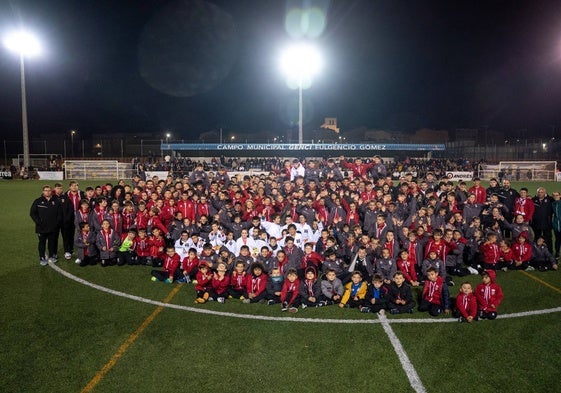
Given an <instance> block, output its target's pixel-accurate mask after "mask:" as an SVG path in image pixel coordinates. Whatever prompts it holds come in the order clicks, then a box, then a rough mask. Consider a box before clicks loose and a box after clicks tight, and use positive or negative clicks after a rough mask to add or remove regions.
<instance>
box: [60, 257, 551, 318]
mask: <svg viewBox="0 0 561 393" xmlns="http://www.w3.org/2000/svg"><path fill="white" fill-rule="evenodd" d="M49 266H50V267H51V268H53V269H54V270H55V271H56V272H58V273H60V274H62V275H63V276H65V277H67V278H69V279H71V280H73V281H76V282H78V283H80V284H83V285H86V286H88V287H91V288H94V289H97V290H99V291H102V292H105V293H109V294H111V295H115V296H120V297H123V298H126V299H130V300H135V301H137V302H143V303H147V304H152V305H154V306H161V307H167V308H173V309H176V310H183V311H190V312H196V313H200V314H207V315H216V316H222V317H231V318H241V319H253V320H261V321H283V322H306V323H337V324H377V323H381V322H380V320H378V319H320V318H293V317H268V316H264V315H251V314H237V313H231V312H224V311H214V310H207V309H204V308H196V307H188V306H182V305H179V304H171V303H163V302H160V301H157V300H152V299H147V298H144V297H141V296H136V295H131V294H128V293H125V292H120V291H116V290H113V289H110V288H106V287H104V286H101V285H98V284H94V283H92V282H90V281H87V280H84V279H83V278H80V277H77V276H75V275H73V274H72V273H69V272H67V271H66V270H64V269H61V268H60V267H59V266H57V265H56V264H54V263H52V262H49ZM556 312H561V307H555V308H549V309H544V310H533V311H524V312H518V313H512V314H500V315H499V316H498V317H497V319H506V318H520V317H528V316H533V315H543V314H551V313H556ZM386 319H387V318H386ZM387 321H388V323H450V322H454V323H458V322H457V320H456V319H455V318H423V319H416V318H403V319H397V318H396V319H391V320H389V319H387Z"/></svg>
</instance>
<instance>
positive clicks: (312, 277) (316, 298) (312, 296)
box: [300, 267, 323, 308]
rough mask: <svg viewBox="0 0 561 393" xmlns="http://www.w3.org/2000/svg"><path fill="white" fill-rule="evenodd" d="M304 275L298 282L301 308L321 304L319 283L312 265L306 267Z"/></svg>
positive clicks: (319, 305)
mask: <svg viewBox="0 0 561 393" xmlns="http://www.w3.org/2000/svg"><path fill="white" fill-rule="evenodd" d="M304 277H305V278H304V280H303V281H302V282H301V283H300V300H301V303H302V308H306V307H321V306H323V303H321V302H320V296H321V283H320V282H319V281H318V279H317V275H316V269H315V268H314V267H308V268H306V271H305V273H304Z"/></svg>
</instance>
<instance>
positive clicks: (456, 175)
mask: <svg viewBox="0 0 561 393" xmlns="http://www.w3.org/2000/svg"><path fill="white" fill-rule="evenodd" d="M446 177H447V178H448V179H449V180H452V181H455V180H457V181H460V180H463V181H471V180H473V172H452V171H450V172H446Z"/></svg>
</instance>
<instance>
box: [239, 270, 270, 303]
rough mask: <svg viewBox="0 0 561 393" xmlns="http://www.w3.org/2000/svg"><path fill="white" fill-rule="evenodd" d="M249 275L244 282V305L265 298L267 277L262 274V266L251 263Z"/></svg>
mask: <svg viewBox="0 0 561 393" xmlns="http://www.w3.org/2000/svg"><path fill="white" fill-rule="evenodd" d="M250 272H251V273H250V274H249V275H248V277H247V281H246V282H245V288H246V289H245V293H244V297H245V299H244V300H243V302H244V303H257V302H259V301H260V300H261V299H265V298H266V297H267V291H265V289H266V288H267V275H266V274H265V273H264V272H263V265H261V264H260V263H257V262H255V263H253V264H252V265H251V269H250Z"/></svg>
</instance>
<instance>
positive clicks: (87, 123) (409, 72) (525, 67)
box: [0, 0, 561, 140]
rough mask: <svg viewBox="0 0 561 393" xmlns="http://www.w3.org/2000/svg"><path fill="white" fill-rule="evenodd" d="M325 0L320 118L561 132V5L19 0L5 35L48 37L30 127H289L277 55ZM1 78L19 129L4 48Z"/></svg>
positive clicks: (35, 65)
mask: <svg viewBox="0 0 561 393" xmlns="http://www.w3.org/2000/svg"><path fill="white" fill-rule="evenodd" d="M310 6H314V7H315V12H316V14H314V15H317V10H321V11H322V12H323V13H324V15H325V28H324V29H323V31H322V32H321V35H319V37H314V38H309V37H308V38H307V39H308V41H312V42H314V43H315V44H316V45H317V46H318V47H319V48H320V50H321V51H322V53H323V56H324V59H325V65H324V69H323V71H322V73H321V74H320V75H319V76H317V77H315V78H314V81H313V85H312V87H311V88H310V89H308V90H305V91H304V103H305V106H304V108H305V111H304V117H305V123H306V124H305V126H306V127H308V128H310V127H317V126H318V125H320V124H321V123H322V121H323V118H324V117H326V116H335V117H337V118H338V119H339V125H340V127H342V129H343V132H344V131H345V130H350V129H353V128H356V127H361V126H365V127H368V128H372V129H388V130H399V131H414V130H416V129H419V128H424V127H428V128H434V129H446V128H448V129H454V128H478V127H482V126H488V127H490V128H493V129H497V130H503V131H507V132H508V131H510V130H512V132H515V131H514V130H519V129H528V130H529V133H531V134H532V135H544V136H549V135H551V136H553V135H552V131H553V130H555V134H556V135H557V134H560V133H561V110H560V109H561V1H539V0H533V1H515V0H505V1H473V0H472V1H419V0H416V1H396V0H385V1H374V0H345V1H343V0H341V1H331V2H328V1H317V0H314V1H312V0H308V1H272V0H242V1H235V0H223V1H218V0H216V1H209V2H206V3H205V2H202V1H196V0H182V1H163V0H161V1H157V0H136V1H125V0H119V1H116V0H114V1H103V0H95V1H94V0H84V1H76V0H74V1H62V0H60V1H57V0H49V1H15V0H6V1H3V2H1V4H0V33H2V34H4V33H6V32H7V31H9V30H10V29H12V28H14V27H16V26H18V24H22V25H24V26H26V27H27V28H28V29H29V30H32V31H34V32H36V33H37V34H38V35H39V36H40V37H41V40H42V42H44V46H45V49H44V50H45V53H44V55H43V56H42V57H39V58H33V59H29V60H28V61H27V62H26V75H27V96H28V111H29V124H30V125H29V127H30V134H31V136H34V135H39V134H45V133H49V132H61V131H64V130H70V129H73V128H76V129H78V130H79V131H80V132H82V133H84V134H88V133H92V132H128V133H137V132H152V133H157V132H159V130H162V132H165V130H169V131H171V132H172V133H173V135H174V137H177V138H181V139H186V140H188V139H193V140H194V139H196V138H197V137H198V135H199V133H201V132H205V131H209V130H211V129H216V128H218V127H222V128H223V129H224V131H225V132H226V133H235V132H270V133H271V134H272V135H274V134H275V133H277V135H278V134H279V133H282V132H284V130H286V129H287V128H288V127H290V124H291V123H294V122H295V121H296V120H297V117H295V116H297V115H296V114H295V113H294V111H292V109H294V108H295V104H296V102H297V101H296V100H297V91H295V90H291V89H289V88H288V87H287V85H286V83H285V77H284V76H283V75H282V74H281V72H280V70H279V65H278V59H279V55H280V52H281V50H282V48H283V47H285V46H287V44H288V43H290V42H293V41H297V39H295V38H293V37H291V35H290V34H288V32H287V30H286V29H285V16H286V14H287V12H289V11H290V10H293V9H295V8H306V7H310ZM307 9H309V8H307ZM0 86H1V89H0V91H1V93H0V94H1V97H2V101H1V106H0V132H1V134H2V136H3V137H4V138H7V137H11V136H12V135H14V136H15V135H17V136H19V135H20V133H21V117H20V116H21V114H20V113H21V112H20V110H21V106H20V105H21V101H20V95H19V91H20V90H19V89H20V85H19V59H18V57H17V56H16V55H14V54H12V53H10V52H8V51H7V50H6V49H5V48H4V47H2V49H1V50H0ZM552 126H554V127H555V128H552Z"/></svg>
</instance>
